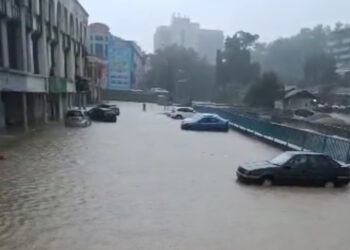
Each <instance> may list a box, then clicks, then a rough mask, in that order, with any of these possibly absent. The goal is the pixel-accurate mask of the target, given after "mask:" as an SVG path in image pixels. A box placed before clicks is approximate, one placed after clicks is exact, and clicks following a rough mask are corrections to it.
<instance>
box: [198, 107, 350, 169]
mask: <svg viewBox="0 0 350 250" xmlns="http://www.w3.org/2000/svg"><path fill="white" fill-rule="evenodd" d="M195 110H196V111H198V112H201V113H214V114H217V115H220V116H221V117H223V118H225V119H227V120H229V121H230V122H231V123H232V125H233V126H235V127H237V128H239V129H241V130H245V131H247V132H250V133H252V134H255V135H257V136H260V137H263V138H266V139H269V140H271V141H274V142H276V143H278V144H281V145H284V146H287V147H289V148H291V149H296V150H310V151H313V152H318V153H325V154H327V155H330V156H332V157H333V158H334V159H336V160H338V161H341V162H344V163H350V141H349V140H346V139H343V138H339V137H333V136H327V135H324V134H319V133H316V132H313V131H307V130H301V129H297V128H292V127H287V126H283V125H280V124H274V123H271V122H268V121H264V120H260V119H257V118H252V117H247V116H244V115H241V114H237V113H232V112H230V111H227V110H225V109H222V108H217V107H208V106H195Z"/></svg>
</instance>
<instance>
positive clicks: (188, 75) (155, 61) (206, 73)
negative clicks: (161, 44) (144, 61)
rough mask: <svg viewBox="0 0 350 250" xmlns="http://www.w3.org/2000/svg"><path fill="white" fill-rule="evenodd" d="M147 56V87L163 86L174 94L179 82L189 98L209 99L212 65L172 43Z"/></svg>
mask: <svg viewBox="0 0 350 250" xmlns="http://www.w3.org/2000/svg"><path fill="white" fill-rule="evenodd" d="M150 58H151V59H150V64H151V70H150V71H149V72H148V73H147V76H146V79H147V80H146V86H147V87H148V88H152V87H160V88H164V89H166V90H168V91H169V92H170V93H171V94H172V95H173V97H174V96H175V95H176V94H177V93H176V91H177V90H178V91H179V85H181V87H183V88H182V89H185V91H186V92H187V93H186V94H187V96H188V97H189V98H190V99H196V100H210V99H211V96H212V92H213V85H214V81H215V79H214V78H215V72H214V67H213V66H211V65H209V64H208V63H206V61H205V60H204V59H203V58H200V57H199V56H198V54H197V53H196V52H195V51H194V50H192V49H186V48H183V47H180V46H175V45H174V46H170V47H167V48H165V49H163V50H158V51H156V53H155V54H153V55H151V56H150ZM180 83H181V84H180Z"/></svg>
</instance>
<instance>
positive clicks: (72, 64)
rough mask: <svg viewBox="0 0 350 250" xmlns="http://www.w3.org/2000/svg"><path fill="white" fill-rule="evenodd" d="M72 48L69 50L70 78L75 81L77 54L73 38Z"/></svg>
mask: <svg viewBox="0 0 350 250" xmlns="http://www.w3.org/2000/svg"><path fill="white" fill-rule="evenodd" d="M69 42H70V50H69V52H68V61H67V66H68V79H69V80H71V81H73V82H74V81H75V55H74V42H73V40H72V39H71V40H70V41H69Z"/></svg>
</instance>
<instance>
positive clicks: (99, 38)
mask: <svg viewBox="0 0 350 250" xmlns="http://www.w3.org/2000/svg"><path fill="white" fill-rule="evenodd" d="M95 40H96V41H103V36H95Z"/></svg>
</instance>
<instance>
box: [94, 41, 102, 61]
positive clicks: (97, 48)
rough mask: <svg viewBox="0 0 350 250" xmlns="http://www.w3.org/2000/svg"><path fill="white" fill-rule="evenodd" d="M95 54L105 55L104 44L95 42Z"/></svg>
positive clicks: (98, 55)
mask: <svg viewBox="0 0 350 250" xmlns="http://www.w3.org/2000/svg"><path fill="white" fill-rule="evenodd" d="M95 55H96V56H97V57H100V58H103V57H104V54H103V45H102V44H95Z"/></svg>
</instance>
